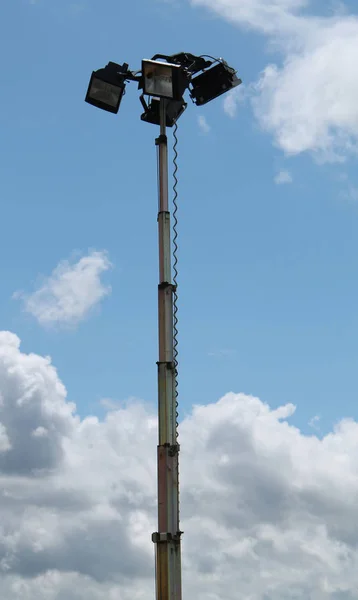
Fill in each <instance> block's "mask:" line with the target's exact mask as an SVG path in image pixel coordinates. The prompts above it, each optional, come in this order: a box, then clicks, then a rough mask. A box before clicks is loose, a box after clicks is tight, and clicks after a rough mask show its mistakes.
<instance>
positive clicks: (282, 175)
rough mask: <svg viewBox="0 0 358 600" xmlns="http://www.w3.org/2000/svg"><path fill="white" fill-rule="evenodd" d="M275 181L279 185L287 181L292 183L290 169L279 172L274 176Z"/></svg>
mask: <svg viewBox="0 0 358 600" xmlns="http://www.w3.org/2000/svg"><path fill="white" fill-rule="evenodd" d="M274 182H275V183H276V184H277V185H283V184H285V183H292V175H291V173H290V172H289V171H286V170H283V171H280V172H279V173H277V175H275V177H274Z"/></svg>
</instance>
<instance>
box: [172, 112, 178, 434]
mask: <svg viewBox="0 0 358 600" xmlns="http://www.w3.org/2000/svg"><path fill="white" fill-rule="evenodd" d="M177 131H178V125H177V123H175V126H174V132H173V137H174V145H173V152H174V157H173V165H174V171H173V179H174V185H173V274H174V276H173V283H174V286H175V287H174V289H175V291H174V295H173V358H174V365H175V410H176V424H175V426H176V438H178V436H179V433H178V426H179V422H178V419H179V412H178V406H179V403H178V291H177V290H178V242H177V240H178V218H177V212H178V204H177V200H178V191H177V185H178V178H177V171H178V164H177V159H178V152H177V146H178V137H177Z"/></svg>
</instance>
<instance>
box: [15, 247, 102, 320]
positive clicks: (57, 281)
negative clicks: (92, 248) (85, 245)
mask: <svg viewBox="0 0 358 600" xmlns="http://www.w3.org/2000/svg"><path fill="white" fill-rule="evenodd" d="M110 267H111V263H110V262H109V259H108V256H107V254H106V252H91V253H89V254H88V255H87V256H84V257H82V258H81V259H80V260H79V261H78V262H76V263H73V264H71V263H70V262H68V261H62V262H60V263H59V264H58V265H57V267H56V268H55V269H54V271H53V272H52V274H51V275H50V276H49V277H48V278H47V279H45V281H44V282H43V283H42V285H41V287H40V288H39V289H37V290H36V291H35V292H33V293H32V294H23V293H22V292H21V293H19V292H16V293H15V294H14V297H15V298H21V299H22V300H23V302H24V308H25V311H26V312H28V313H30V314H31V315H33V316H34V317H35V318H36V319H37V321H38V322H39V323H40V324H41V325H45V326H48V325H76V324H77V323H78V322H79V321H81V320H82V319H84V318H85V317H86V316H87V315H88V313H89V312H90V311H91V310H92V309H93V308H94V307H95V306H96V305H98V304H99V303H100V302H101V300H102V299H103V298H104V297H105V296H107V295H108V294H109V293H110V291H111V289H110V287H108V286H105V285H104V284H103V283H102V281H101V275H102V274H103V273H104V272H105V271H107V270H108V269H109V268H110Z"/></svg>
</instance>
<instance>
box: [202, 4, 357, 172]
mask: <svg viewBox="0 0 358 600" xmlns="http://www.w3.org/2000/svg"><path fill="white" fill-rule="evenodd" d="M192 4H194V5H201V6H205V7H207V8H209V9H211V10H213V11H215V12H217V13H218V14H220V15H221V16H223V17H224V18H226V19H227V20H230V21H231V22H233V23H235V24H237V25H239V26H241V27H245V26H249V27H251V28H253V29H256V30H258V31H259V32H261V33H263V34H264V35H266V36H268V40H269V41H270V43H272V44H275V47H276V49H277V50H278V51H279V52H280V54H281V60H280V61H279V62H276V63H272V64H269V65H267V66H266V68H265V69H264V71H263V73H262V74H261V76H260V78H259V80H258V81H257V82H256V86H255V87H256V94H255V96H254V97H253V98H252V103H253V108H254V112H255V115H256V117H257V119H258V121H259V123H260V125H261V126H262V128H263V129H264V130H265V131H268V132H270V133H271V134H272V135H273V137H274V141H275V144H276V145H277V146H278V147H279V148H281V149H282V150H283V151H284V152H285V153H287V154H289V155H296V154H299V153H302V152H310V153H312V154H313V155H314V156H315V157H316V158H317V159H318V160H320V161H331V162H333V161H343V160H344V159H345V158H346V157H347V156H349V155H352V154H356V152H357V142H358V109H357V106H358V82H357V78H356V77H354V65H355V64H356V63H357V59H358V47H357V43H356V40H357V36H358V18H357V17H356V16H354V15H349V14H345V13H339V12H338V13H337V14H336V15H333V16H328V17H327V16H326V17H324V16H320V15H312V14H310V15H309V14H308V13H307V12H306V13H305V12H304V11H303V9H305V8H307V9H311V11H312V10H313V9H314V8H315V6H314V5H313V3H312V2H309V1H308V0H307V1H303V0H192ZM227 106H228V109H229V114H230V110H231V111H233V112H235V102H234V100H233V99H231V100H227Z"/></svg>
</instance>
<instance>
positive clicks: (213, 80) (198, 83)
mask: <svg viewBox="0 0 358 600" xmlns="http://www.w3.org/2000/svg"><path fill="white" fill-rule="evenodd" d="M240 83H242V81H241V79H239V78H238V77H237V76H236V72H235V70H234V69H232V68H231V67H229V65H228V64H227V63H226V62H225V61H222V62H219V63H218V64H217V65H215V67H212V68H211V69H209V70H208V71H204V72H203V73H202V74H201V75H198V76H197V77H195V78H194V79H193V80H192V82H191V85H192V88H191V90H190V96H191V98H192V100H193V101H194V102H195V104H197V106H202V105H203V104H206V103H207V102H210V101H211V100H214V99H215V98H217V97H218V96H221V94H225V92H228V91H229V90H232V89H233V88H235V87H236V86H238V85H240Z"/></svg>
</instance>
